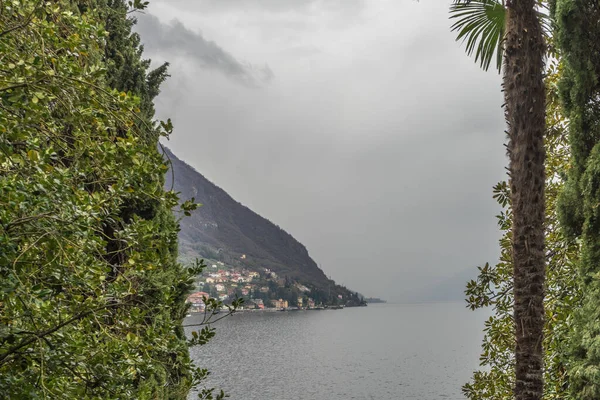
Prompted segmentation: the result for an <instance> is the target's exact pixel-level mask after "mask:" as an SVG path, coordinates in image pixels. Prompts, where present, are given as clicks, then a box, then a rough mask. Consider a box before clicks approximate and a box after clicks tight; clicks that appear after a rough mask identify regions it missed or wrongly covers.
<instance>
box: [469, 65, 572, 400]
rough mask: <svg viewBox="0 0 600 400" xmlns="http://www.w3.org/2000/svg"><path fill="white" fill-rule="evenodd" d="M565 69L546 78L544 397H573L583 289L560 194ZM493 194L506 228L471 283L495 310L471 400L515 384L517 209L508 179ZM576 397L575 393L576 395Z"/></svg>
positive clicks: (503, 395) (508, 394)
mask: <svg viewBox="0 0 600 400" xmlns="http://www.w3.org/2000/svg"><path fill="white" fill-rule="evenodd" d="M560 76H561V68H560V66H559V65H558V64H557V63H556V62H554V63H552V64H551V65H550V66H549V70H548V74H547V77H546V88H547V92H548V96H547V112H546V123H547V135H546V141H545V147H546V152H547V159H546V176H547V179H546V235H545V237H546V261H547V266H546V274H547V281H546V294H545V300H544V301H545V313H546V318H545V328H544V343H543V348H544V365H545V368H544V399H547V400H550V399H557V400H558V399H562V400H566V399H570V398H571V397H569V394H568V391H567V388H568V374H567V371H566V367H565V360H564V353H565V351H566V347H565V339H566V338H567V337H568V335H569V332H570V329H571V325H572V311H573V310H574V309H576V308H577V307H578V306H579V304H580V303H581V297H582V294H581V290H580V289H579V286H578V283H577V279H576V262H577V257H578V247H577V245H576V244H575V243H574V242H573V241H570V240H568V239H567V238H566V237H565V236H564V234H563V230H562V229H561V227H560V226H559V221H558V213H557V208H556V204H557V199H558V196H559V193H560V192H561V191H562V189H563V186H564V176H565V172H566V171H567V169H568V168H569V162H570V160H569V156H570V150H569V146H568V141H567V130H566V126H567V122H566V119H565V117H564V113H563V111H562V109H561V107H560V105H559V101H558V91H557V83H558V81H559V80H560ZM494 198H495V199H496V201H497V202H498V204H499V205H500V206H501V207H502V208H503V211H502V212H501V213H500V215H498V225H499V227H500V229H501V230H502V232H503V235H502V238H501V240H500V257H499V261H498V263H497V264H495V265H490V264H486V265H485V266H483V267H479V276H478V277H477V279H476V280H473V281H471V282H469V283H468V285H467V290H466V294H467V302H468V305H469V307H470V308H471V309H478V308H484V307H491V308H492V310H493V315H492V316H491V317H490V318H489V319H488V320H487V321H486V322H485V328H484V333H485V336H484V341H483V346H482V353H481V357H480V361H481V365H482V367H484V368H483V369H482V370H480V371H477V372H475V373H474V374H473V378H472V381H471V382H469V383H468V384H466V385H465V386H464V387H463V392H464V393H465V395H466V396H467V397H468V398H470V399H494V400H500V399H508V398H512V397H513V387H514V381H513V377H514V355H513V353H514V347H515V342H514V340H515V339H514V335H513V331H514V319H513V314H512V305H513V301H514V300H513V290H512V289H513V288H512V273H513V265H512V256H511V232H510V227H511V225H512V209H511V204H510V196H509V188H508V185H507V183H506V182H500V183H499V184H497V185H496V186H495V187H494ZM575 398H576V397H575Z"/></svg>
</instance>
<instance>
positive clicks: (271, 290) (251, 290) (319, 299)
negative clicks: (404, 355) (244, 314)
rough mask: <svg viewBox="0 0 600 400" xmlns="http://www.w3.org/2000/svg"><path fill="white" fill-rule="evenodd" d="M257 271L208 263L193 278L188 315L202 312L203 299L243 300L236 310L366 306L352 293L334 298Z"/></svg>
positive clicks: (325, 293)
mask: <svg viewBox="0 0 600 400" xmlns="http://www.w3.org/2000/svg"><path fill="white" fill-rule="evenodd" d="M259 271H260V272H257V271H252V270H249V269H246V268H234V267H228V266H226V265H225V263H223V262H222V261H215V262H213V263H209V264H208V267H207V268H206V269H205V270H204V271H203V272H202V274H201V275H199V276H198V278H197V281H196V288H197V291H196V292H194V293H192V294H190V295H189V296H188V298H187V302H188V303H189V304H190V309H189V312H190V313H198V312H204V310H205V304H204V301H203V298H204V297H207V298H208V297H212V298H215V299H218V300H220V301H222V302H223V303H224V304H230V303H231V302H232V301H233V300H235V299H236V298H243V299H244V304H243V305H242V306H241V307H240V308H239V310H254V311H297V310H324V309H341V308H344V306H357V305H366V303H365V302H364V301H362V300H361V299H360V298H359V297H358V295H357V294H354V293H352V294H351V295H350V296H349V298H345V297H347V296H343V295H342V294H337V295H335V294H333V293H331V291H330V290H325V291H323V290H317V289H316V288H309V287H307V286H306V285H303V284H300V283H298V282H295V281H293V280H291V279H289V278H288V277H280V276H279V275H278V274H276V273H275V272H273V271H272V270H270V269H269V268H259Z"/></svg>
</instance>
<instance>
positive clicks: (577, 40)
mask: <svg viewBox="0 0 600 400" xmlns="http://www.w3.org/2000/svg"><path fill="white" fill-rule="evenodd" d="M552 12H553V14H554V19H555V23H556V38H557V45H558V48H559V51H560V52H561V55H562V58H563V61H564V73H563V78H562V80H561V82H560V84H559V90H560V94H561V100H562V102H563V104H564V109H565V111H566V113H567V116H568V117H569V119H570V122H569V142H570V146H571V152H572V158H571V164H572V165H571V169H570V171H569V174H568V180H567V183H566V187H565V190H564V191H563V193H562V194H561V197H560V202H559V214H560V217H561V223H562V225H563V227H564V228H565V231H566V232H567V233H568V234H569V235H570V236H571V237H572V238H578V239H579V240H580V245H581V257H580V261H579V266H578V270H579V284H580V285H581V287H582V291H583V304H582V306H581V307H580V308H579V309H578V310H577V311H576V312H575V318H574V324H573V331H572V333H571V335H570V338H569V341H570V352H569V354H568V368H569V375H570V389H571V392H572V395H573V397H574V398H576V399H578V400H592V399H599V398H600V279H599V277H600V79H599V78H600V5H599V4H598V2H597V1H596V0H556V1H555V2H553V4H552Z"/></svg>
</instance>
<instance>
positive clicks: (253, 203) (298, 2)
mask: <svg viewBox="0 0 600 400" xmlns="http://www.w3.org/2000/svg"><path fill="white" fill-rule="evenodd" d="M449 3H450V1H449V0H448V1H444V0H421V1H420V2H417V1H414V0H152V1H151V5H150V8H149V9H148V11H147V13H146V14H145V15H142V16H140V17H139V19H140V21H139V26H138V28H137V30H138V31H139V32H140V33H141V34H142V39H143V42H144V43H145V46H146V55H147V56H149V57H151V58H152V59H153V61H154V62H156V63H158V62H162V61H169V62H170V63H171V69H170V72H171V75H172V77H171V78H170V79H169V81H168V82H167V83H166V84H165V85H164V88H163V92H162V94H161V95H160V97H159V99H158V101H157V109H158V115H159V116H160V117H163V118H164V117H167V116H168V117H171V119H172V120H173V123H174V125H175V133H174V134H173V136H172V138H171V140H170V141H169V142H168V143H167V145H168V146H169V147H170V148H171V149H172V150H173V152H174V153H175V154H176V155H177V156H178V157H179V158H181V159H183V160H184V161H186V162H187V163H189V164H190V165H192V166H193V167H195V168H196V169H197V170H198V171H200V172H201V173H202V174H204V175H205V176H206V177H207V178H208V179H210V180H211V181H213V182H214V183H216V184H217V185H218V186H220V187H222V188H223V189H225V190H226V191H227V192H228V193H229V194H230V195H231V196H232V197H233V198H235V199H236V200H238V201H240V202H241V203H242V204H244V205H246V206H248V207H250V208H251V209H252V210H254V211H256V212H257V213H259V214H261V215H262V216H264V217H266V218H268V219H269V220H271V221H273V222H274V223H276V224H278V225H279V226H281V227H282V228H284V229H285V230H287V231H288V232H290V233H291V234H292V235H293V236H294V237H295V238H296V239H298V240H299V241H300V242H302V243H303V244H304V245H306V247H307V248H308V251H309V253H310V255H311V256H312V257H313V258H314V259H315V261H316V262H317V263H319V264H321V266H322V269H323V270H324V271H325V273H326V274H328V275H329V276H331V277H332V278H333V279H335V280H336V281H337V282H338V283H342V284H345V285H347V286H348V287H349V288H351V289H354V290H357V291H360V292H361V293H363V294H365V295H369V296H381V297H384V298H387V299H389V300H392V301H402V300H405V299H406V298H407V296H408V294H409V293H414V292H415V290H420V289H421V288H426V287H428V286H429V285H432V284H434V283H436V282H440V281H443V280H445V279H447V278H449V277H452V276H454V275H456V274H463V275H464V272H465V270H466V269H468V268H471V269H472V270H473V271H475V267H476V266H477V265H480V264H482V263H485V262H486V261H490V262H494V261H495V260H496V259H497V254H498V245H497V240H498V238H499V233H498V229H497V226H496V219H495V215H496V214H497V213H498V211H499V209H498V207H497V205H496V204H495V202H494V201H493V199H492V193H491V187H492V186H493V185H494V184H495V183H496V182H497V181H499V180H501V179H503V178H504V174H505V170H504V166H505V165H506V157H505V149H504V147H503V142H504V139H505V135H504V133H503V131H504V122H503V113H502V109H501V104H502V95H501V92H500V78H499V76H498V75H497V74H496V73H495V72H487V73H485V72H482V71H480V70H479V68H478V66H477V65H476V64H475V63H474V62H473V60H472V59H470V58H468V57H467V56H466V55H465V54H464V50H463V48H462V47H461V45H460V44H459V43H456V42H455V41H454V37H455V35H454V33H452V32H450V30H449V26H450V22H449V21H448V13H447V10H448V5H449ZM473 275H475V272H473ZM457 290H459V291H460V290H462V288H460V287H459V288H458V289H457Z"/></svg>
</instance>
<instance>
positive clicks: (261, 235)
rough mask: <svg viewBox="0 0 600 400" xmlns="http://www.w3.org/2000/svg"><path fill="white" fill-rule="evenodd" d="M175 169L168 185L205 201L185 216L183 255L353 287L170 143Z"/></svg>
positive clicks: (333, 289) (320, 285)
mask: <svg viewBox="0 0 600 400" xmlns="http://www.w3.org/2000/svg"><path fill="white" fill-rule="evenodd" d="M165 153H166V157H168V158H169V159H170V162H171V171H169V172H168V173H167V174H166V182H165V187H166V188H167V189H171V187H172V188H173V189H174V190H175V191H176V192H180V199H181V200H182V201H183V200H187V199H191V198H194V199H195V202H197V203H200V204H202V206H201V207H199V208H198V209H197V210H195V211H193V212H192V215H191V216H190V217H186V218H183V219H182V220H181V231H180V233H179V247H180V254H181V257H182V258H183V259H184V260H193V259H195V258H205V259H211V260H220V261H222V262H224V263H226V264H228V265H232V266H235V267H240V268H247V269H251V270H255V271H259V270H264V269H265V268H268V269H269V270H271V271H273V272H275V273H276V274H277V275H278V276H279V277H282V278H286V279H288V280H294V281H297V282H299V283H302V284H304V285H307V286H309V287H313V288H315V289H318V290H320V291H327V292H330V294H331V295H332V296H333V295H335V296H337V295H338V294H341V295H344V297H347V296H348V295H349V293H350V292H349V291H348V290H347V289H345V288H343V287H340V286H337V285H335V283H334V282H333V281H330V280H329V279H328V278H327V277H326V276H325V274H324V273H323V271H322V270H321V269H320V268H319V267H318V266H317V264H316V263H315V261H314V260H313V259H312V258H311V257H310V256H309V254H308V251H307V250H306V247H304V245H302V244H301V243H300V242H298V241H297V240H296V239H294V237H293V236H292V235H290V234H289V233H287V232H286V231H284V230H283V229H281V228H280V227H279V226H277V225H275V224H273V223H272V222H270V221H269V220H267V219H266V218H263V217H261V216H260V215H258V214H256V213H255V212H254V211H252V210H251V209H249V208H248V207H245V206H244V205H242V204H240V203H239V202H237V201H235V200H234V199H233V198H231V196H229V195H228V194H227V193H226V192H225V191H224V190H223V189H221V188H219V187H218V186H216V185H215V184H214V183H212V182H210V181H209V180H208V179H206V178H205V177H204V176H203V175H202V174H200V173H199V172H198V171H196V170H195V169H194V168H192V167H191V166H189V165H188V164H186V163H185V162H183V161H181V160H180V159H179V158H177V156H175V154H173V152H171V151H170V150H169V149H166V148H165Z"/></svg>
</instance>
